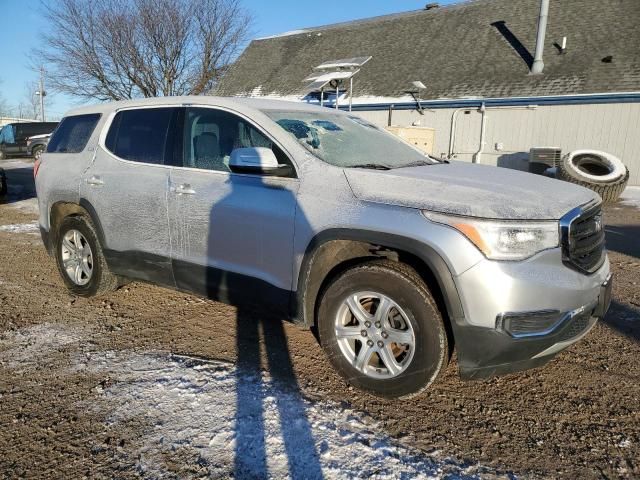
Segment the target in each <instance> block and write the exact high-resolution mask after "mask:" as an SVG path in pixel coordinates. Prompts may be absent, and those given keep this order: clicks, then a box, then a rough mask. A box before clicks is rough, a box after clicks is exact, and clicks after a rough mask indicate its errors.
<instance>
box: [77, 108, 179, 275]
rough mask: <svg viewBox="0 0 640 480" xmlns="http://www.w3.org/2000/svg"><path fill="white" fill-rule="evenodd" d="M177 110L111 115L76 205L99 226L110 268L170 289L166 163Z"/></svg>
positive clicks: (131, 110)
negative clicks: (90, 212) (81, 205)
mask: <svg viewBox="0 0 640 480" xmlns="http://www.w3.org/2000/svg"><path fill="white" fill-rule="evenodd" d="M178 111H179V109H178V108H175V107H151V108H149V107H146V108H131V109H125V110H120V111H118V112H116V113H115V115H114V116H112V120H111V121H110V122H109V121H108V122H107V125H108V127H107V128H108V130H107V131H106V133H105V132H103V138H102V139H101V141H100V145H99V147H98V148H97V150H96V152H95V159H94V161H93V163H92V164H91V166H90V167H89V168H88V169H87V171H85V172H84V175H83V179H82V181H81V182H80V196H81V202H82V201H84V202H85V204H86V205H87V204H88V208H90V209H93V210H94V212H95V215H96V217H97V218H98V219H99V221H100V224H101V227H102V232H103V233H104V244H105V245H104V248H105V256H106V258H107V261H108V262H109V265H110V266H111V268H112V269H113V270H114V271H115V272H116V273H119V274H121V275H126V276H130V277H133V278H140V279H143V280H147V281H150V282H153V283H158V284H163V285H170V286H172V285H173V284H174V282H173V276H172V273H171V261H170V251H171V244H170V239H169V224H168V218H167V187H168V180H169V169H168V167H167V164H168V163H171V160H170V159H171V158H172V156H173V139H174V132H173V129H174V122H175V117H176V115H177V112H178Z"/></svg>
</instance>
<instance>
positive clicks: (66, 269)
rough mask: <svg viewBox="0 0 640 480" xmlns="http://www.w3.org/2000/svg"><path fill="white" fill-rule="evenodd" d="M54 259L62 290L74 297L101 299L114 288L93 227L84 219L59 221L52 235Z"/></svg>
mask: <svg viewBox="0 0 640 480" xmlns="http://www.w3.org/2000/svg"><path fill="white" fill-rule="evenodd" d="M55 257H56V263H57V264H58V270H59V272H60V275H61V276H62V280H63V281H64V284H65V286H66V287H67V289H69V291H70V292H71V293H73V294H75V295H79V296H81V297H92V296H95V295H103V294H105V293H108V292H111V291H113V290H115V289H116V288H117V287H118V279H117V277H116V276H115V275H113V274H112V273H111V271H110V270H109V266H108V265H107V262H106V261H105V259H104V255H103V253H102V246H101V245H100V242H99V241H98V237H97V235H96V231H95V229H94V227H93V224H92V223H91V221H90V220H89V219H87V218H85V217H82V216H75V217H67V218H65V219H64V220H63V221H62V223H61V224H60V227H59V228H58V231H57V233H56V239H55Z"/></svg>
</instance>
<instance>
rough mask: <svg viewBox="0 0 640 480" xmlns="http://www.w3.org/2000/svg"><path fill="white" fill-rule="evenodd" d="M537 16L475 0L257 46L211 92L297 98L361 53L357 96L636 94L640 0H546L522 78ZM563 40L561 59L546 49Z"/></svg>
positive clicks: (533, 10) (535, 6)
mask: <svg viewBox="0 0 640 480" xmlns="http://www.w3.org/2000/svg"><path fill="white" fill-rule="evenodd" d="M539 8H540V0H475V1H468V2H464V3H459V4H455V5H451V6H447V7H439V8H435V9H431V10H419V11H412V12H406V13H402V14H395V15H387V16H383V17H376V18H371V19H365V20H358V21H353V22H347V23H341V24H335V25H327V26H322V27H313V28H307V29H304V30H297V31H294V32H288V33H286V34H283V35H280V36H274V37H268V38H264V39H257V40H254V41H252V42H251V43H250V45H249V46H248V47H247V48H246V50H245V51H244V52H243V54H242V55H241V56H240V57H239V58H238V60H237V61H236V63H235V64H234V65H233V66H232V67H231V68H230V69H229V71H228V73H227V74H226V75H225V76H224V78H223V79H222V80H221V82H220V83H219V85H218V86H217V87H216V89H215V93H216V94H218V95H225V96H249V95H252V96H297V95H299V96H301V95H303V94H304V89H305V87H306V86H307V84H308V82H307V83H305V82H303V80H304V79H305V78H307V77H309V75H310V74H311V73H312V71H313V67H314V66H317V65H319V64H321V63H323V62H325V61H328V60H333V59H336V58H348V57H362V56H368V55H371V56H372V57H373V58H372V59H371V60H370V61H369V62H368V63H367V64H366V65H364V66H363V67H362V69H361V71H360V73H358V75H357V76H356V77H355V96H356V97H392V98H397V97H402V96H404V95H405V92H406V91H407V90H410V89H411V88H412V86H411V82H412V81H415V80H418V81H421V82H423V83H424V84H425V85H426V87H427V88H426V90H423V91H422V92H421V93H420V96H421V98H423V99H437V98H461V97H468V96H471V97H475V96H479V97H513V96H523V97H525V96H541V95H568V94H589V93H609V92H634V91H640V48H638V46H639V45H640V28H638V27H637V22H638V18H640V1H638V0H562V1H556V2H551V6H550V12H549V22H548V30H547V36H546V42H545V50H544V63H545V70H544V73H543V74H542V75H530V74H529V66H530V64H531V62H532V56H533V52H534V51H535V42H536V32H537V24H538V14H539ZM565 36H566V37H567V49H566V52H565V53H563V54H560V52H559V46H554V44H560V43H561V42H562V37H565ZM607 57H611V58H610V60H611V61H610V62H607ZM603 59H604V61H603Z"/></svg>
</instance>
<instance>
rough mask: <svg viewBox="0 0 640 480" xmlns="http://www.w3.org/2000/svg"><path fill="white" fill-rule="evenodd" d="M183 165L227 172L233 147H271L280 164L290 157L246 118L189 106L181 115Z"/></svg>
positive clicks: (286, 161)
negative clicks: (182, 124) (182, 121)
mask: <svg viewBox="0 0 640 480" xmlns="http://www.w3.org/2000/svg"><path fill="white" fill-rule="evenodd" d="M182 145H183V149H184V152H183V166H185V167H189V168H201V169H205V170H215V171H220V172H229V171H230V170H229V159H230V158H231V152H232V151H233V150H234V149H236V148H247V147H264V148H270V149H272V150H273V152H274V153H275V155H276V158H277V159H278V161H279V162H280V163H282V164H290V161H289V160H288V158H287V157H286V155H285V154H284V152H282V150H281V149H280V148H278V146H277V145H275V144H274V143H273V142H272V141H271V140H269V138H267V137H266V136H265V135H264V134H262V133H261V132H260V131H259V130H257V129H256V128H255V127H254V126H252V125H251V124H250V123H248V122H247V121H246V120H244V119H242V118H240V117H238V116H237V115H234V114H232V113H229V112H225V111H223V110H215V109H212V108H188V109H187V111H186V114H185V118H184V139H183V142H182Z"/></svg>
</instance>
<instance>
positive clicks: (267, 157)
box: [229, 147, 290, 175]
mask: <svg viewBox="0 0 640 480" xmlns="http://www.w3.org/2000/svg"><path fill="white" fill-rule="evenodd" d="M229 168H230V169H231V171H232V172H236V173H258V174H266V175H286V174H287V173H288V172H290V167H289V165H282V164H279V163H278V159H277V158H276V155H275V153H273V150H271V149H270V148H265V147H249V148H236V149H234V150H233V151H232V152H231V158H230V159H229Z"/></svg>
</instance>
